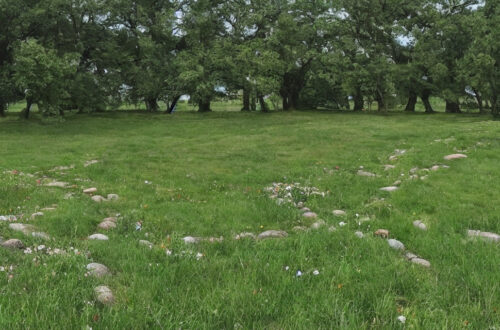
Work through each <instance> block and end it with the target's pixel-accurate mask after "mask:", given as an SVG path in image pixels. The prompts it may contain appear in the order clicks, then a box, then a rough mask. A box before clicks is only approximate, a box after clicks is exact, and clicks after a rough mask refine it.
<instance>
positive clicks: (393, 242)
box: [387, 238, 405, 250]
mask: <svg viewBox="0 0 500 330" xmlns="http://www.w3.org/2000/svg"><path fill="white" fill-rule="evenodd" d="M387 243H389V246H390V247H391V248H393V249H395V250H404V249H405V245H404V244H403V243H401V242H400V241H398V240H396V239H392V238H391V239H389V240H387Z"/></svg>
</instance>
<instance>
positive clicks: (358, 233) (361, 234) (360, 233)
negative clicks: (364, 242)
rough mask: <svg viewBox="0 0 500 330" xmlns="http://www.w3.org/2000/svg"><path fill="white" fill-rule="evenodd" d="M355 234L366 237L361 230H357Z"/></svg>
mask: <svg viewBox="0 0 500 330" xmlns="http://www.w3.org/2000/svg"><path fill="white" fill-rule="evenodd" d="M354 235H356V236H357V237H359V238H363V237H365V235H364V234H363V233H362V232H360V231H357V232H355V233H354Z"/></svg>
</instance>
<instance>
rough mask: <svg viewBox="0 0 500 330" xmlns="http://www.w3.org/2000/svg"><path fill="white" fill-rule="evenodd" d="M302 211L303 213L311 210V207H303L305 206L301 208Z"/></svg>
mask: <svg viewBox="0 0 500 330" xmlns="http://www.w3.org/2000/svg"><path fill="white" fill-rule="evenodd" d="M300 212H302V213H307V212H311V209H310V208H308V207H303V208H301V209H300Z"/></svg>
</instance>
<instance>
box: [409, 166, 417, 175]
mask: <svg viewBox="0 0 500 330" xmlns="http://www.w3.org/2000/svg"><path fill="white" fill-rule="evenodd" d="M417 172H418V167H414V168H412V169H411V170H410V174H415V173H417Z"/></svg>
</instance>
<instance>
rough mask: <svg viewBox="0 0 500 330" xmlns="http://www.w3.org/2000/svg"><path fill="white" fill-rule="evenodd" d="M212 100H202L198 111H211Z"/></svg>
mask: <svg viewBox="0 0 500 330" xmlns="http://www.w3.org/2000/svg"><path fill="white" fill-rule="evenodd" d="M210 111H212V110H210V101H208V100H202V101H199V102H198V112H210Z"/></svg>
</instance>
